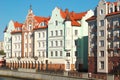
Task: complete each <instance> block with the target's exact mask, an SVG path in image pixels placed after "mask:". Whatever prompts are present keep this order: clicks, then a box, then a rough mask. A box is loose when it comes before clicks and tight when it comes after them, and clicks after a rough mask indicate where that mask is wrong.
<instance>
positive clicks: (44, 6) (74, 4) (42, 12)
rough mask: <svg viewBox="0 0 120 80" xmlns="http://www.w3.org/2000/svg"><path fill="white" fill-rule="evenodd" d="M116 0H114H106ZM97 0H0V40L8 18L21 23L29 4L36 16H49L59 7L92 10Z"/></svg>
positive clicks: (2, 38)
mask: <svg viewBox="0 0 120 80" xmlns="http://www.w3.org/2000/svg"><path fill="white" fill-rule="evenodd" d="M106 1H111V2H113V1H116V0H106ZM98 2H99V0H1V1H0V41H3V40H4V33H3V31H4V29H5V27H6V26H7V25H8V23H9V21H10V20H13V21H18V22H20V23H23V22H24V21H25V19H26V16H27V13H28V10H29V8H30V5H32V10H33V12H34V14H35V15H37V16H45V17H48V16H51V13H52V10H53V9H54V8H55V7H59V8H61V9H63V10H65V9H66V8H67V9H68V10H69V11H74V12H83V11H87V10H90V9H92V10H94V9H95V7H96V6H97V4H98Z"/></svg>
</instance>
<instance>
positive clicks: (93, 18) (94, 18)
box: [86, 16, 96, 21]
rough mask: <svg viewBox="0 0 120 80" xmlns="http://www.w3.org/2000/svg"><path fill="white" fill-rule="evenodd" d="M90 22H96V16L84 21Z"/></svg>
mask: <svg viewBox="0 0 120 80" xmlns="http://www.w3.org/2000/svg"><path fill="white" fill-rule="evenodd" d="M91 20H96V16H92V17H90V18H88V19H87V20H86V21H91Z"/></svg>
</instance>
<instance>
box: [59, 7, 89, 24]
mask: <svg viewBox="0 0 120 80" xmlns="http://www.w3.org/2000/svg"><path fill="white" fill-rule="evenodd" d="M86 14H87V12H81V13H75V12H73V11H72V12H69V11H68V9H66V10H65V11H63V10H61V9H60V15H61V17H62V18H63V19H65V20H68V19H69V20H70V21H71V25H72V26H80V25H81V24H80V23H79V22H78V20H81V19H82V18H83V16H85V15H86Z"/></svg>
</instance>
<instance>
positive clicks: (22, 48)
mask: <svg viewBox="0 0 120 80" xmlns="http://www.w3.org/2000/svg"><path fill="white" fill-rule="evenodd" d="M92 15H93V11H91V10H89V11H86V12H80V13H75V12H70V11H69V10H68V9H66V10H65V11H63V10H62V9H59V8H57V7H56V8H55V9H54V10H53V11H52V15H51V17H40V16H35V15H34V13H33V11H32V8H31V7H30V9H29V11H28V14H27V16H26V20H25V22H24V23H19V22H14V25H13V26H12V27H14V29H13V30H11V32H10V33H11V47H12V48H11V53H10V54H11V57H10V58H9V59H7V64H6V65H7V66H8V67H9V68H11V67H13V68H15V69H17V68H27V69H33V68H34V69H37V70H66V71H70V70H85V69H86V70H87V68H88V65H87V54H88V53H87V50H88V41H87V40H88V23H87V22H86V19H88V18H90V17H91V16H92ZM4 37H5V36H4ZM5 44H6V42H5Z"/></svg>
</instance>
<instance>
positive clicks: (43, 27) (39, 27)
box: [33, 26, 48, 30]
mask: <svg viewBox="0 0 120 80" xmlns="http://www.w3.org/2000/svg"><path fill="white" fill-rule="evenodd" d="M45 28H48V26H36V27H35V28H33V29H34V30H37V29H45Z"/></svg>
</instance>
